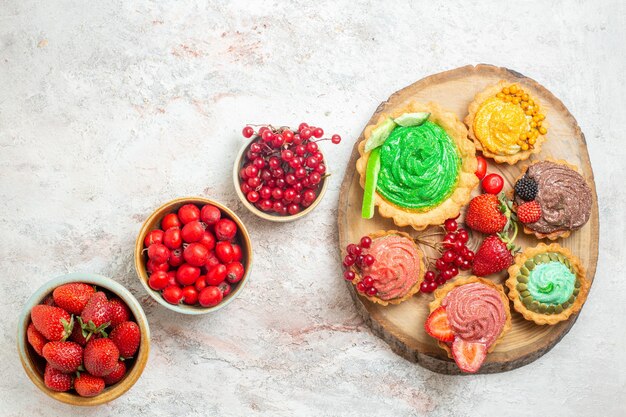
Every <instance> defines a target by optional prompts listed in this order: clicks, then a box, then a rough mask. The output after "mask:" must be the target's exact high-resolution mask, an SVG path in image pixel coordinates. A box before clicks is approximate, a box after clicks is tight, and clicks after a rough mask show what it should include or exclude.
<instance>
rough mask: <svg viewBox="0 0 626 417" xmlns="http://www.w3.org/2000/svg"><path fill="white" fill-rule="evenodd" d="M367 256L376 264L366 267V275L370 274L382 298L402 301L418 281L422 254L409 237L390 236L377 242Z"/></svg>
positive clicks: (364, 269) (373, 242) (376, 240)
mask: <svg viewBox="0 0 626 417" xmlns="http://www.w3.org/2000/svg"><path fill="white" fill-rule="evenodd" d="M367 253H369V254H370V255H372V256H373V257H374V259H376V261H375V262H374V264H373V265H372V266H369V267H365V268H363V275H369V276H371V277H372V279H373V280H374V287H376V289H377V290H378V295H377V297H378V298H380V299H382V300H391V299H393V298H401V297H403V296H404V295H406V294H407V293H408V292H409V290H410V289H411V287H413V285H415V283H416V282H417V280H418V278H419V276H420V255H419V253H418V252H417V248H416V247H415V244H414V243H413V242H412V241H411V240H409V239H408V238H405V237H402V236H397V235H389V236H385V237H381V238H378V239H374V241H372V245H371V246H370V248H369V249H368V252H367Z"/></svg>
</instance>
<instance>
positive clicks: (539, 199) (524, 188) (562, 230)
mask: <svg viewBox="0 0 626 417" xmlns="http://www.w3.org/2000/svg"><path fill="white" fill-rule="evenodd" d="M513 202H514V205H513V210H514V211H516V212H517V217H518V219H519V220H520V222H521V223H523V224H524V233H527V234H534V235H535V236H536V237H537V238H538V239H543V238H547V239H550V240H554V239H557V238H559V237H567V236H569V235H570V233H571V232H572V231H574V230H578V229H580V228H582V227H583V226H584V225H585V224H586V223H587V221H589V217H590V216H591V205H592V202H593V196H592V192H591V188H590V187H589V185H588V184H587V182H586V181H585V179H584V178H583V176H582V175H580V174H579V173H578V171H577V170H576V167H575V166H573V165H570V164H568V163H567V162H565V161H555V160H544V161H539V162H534V163H532V164H530V165H529V166H527V167H526V168H524V169H523V171H522V175H521V176H520V177H519V178H518V179H517V181H516V183H515V187H514V194H513Z"/></svg>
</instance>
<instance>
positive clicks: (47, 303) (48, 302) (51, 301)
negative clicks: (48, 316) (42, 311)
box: [39, 294, 56, 307]
mask: <svg viewBox="0 0 626 417" xmlns="http://www.w3.org/2000/svg"><path fill="white" fill-rule="evenodd" d="M39 304H43V305H45V306H51V307H56V306H55V304H54V298H53V297H52V294H49V295H48V296H46V298H44V299H43V300H42V301H41V303H39Z"/></svg>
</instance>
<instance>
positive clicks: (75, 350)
mask: <svg viewBox="0 0 626 417" xmlns="http://www.w3.org/2000/svg"><path fill="white" fill-rule="evenodd" d="M43 357H44V358H46V360H47V361H48V363H49V364H50V366H52V367H53V368H54V369H57V370H59V371H61V372H64V373H66V374H69V373H72V372H76V371H77V370H78V367H79V366H80V365H81V364H82V363H83V348H82V347H80V345H79V344H78V343H74V342H48V343H46V345H45V346H44V347H43Z"/></svg>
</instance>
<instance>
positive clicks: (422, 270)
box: [352, 230, 426, 306]
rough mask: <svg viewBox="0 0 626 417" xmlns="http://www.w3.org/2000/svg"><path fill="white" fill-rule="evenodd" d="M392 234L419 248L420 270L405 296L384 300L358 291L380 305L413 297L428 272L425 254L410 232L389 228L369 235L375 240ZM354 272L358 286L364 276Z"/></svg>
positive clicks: (354, 283) (355, 282) (353, 282)
mask: <svg viewBox="0 0 626 417" xmlns="http://www.w3.org/2000/svg"><path fill="white" fill-rule="evenodd" d="M392 235H396V236H401V237H404V238H407V239H409V240H410V241H411V243H412V244H413V245H414V246H415V249H416V250H417V255H418V257H419V266H420V272H419V276H418V277H417V281H416V282H415V284H413V286H412V287H411V288H410V289H409V291H408V292H407V293H406V294H405V295H404V296H402V297H401V298H393V299H391V300H383V299H381V298H378V297H376V296H374V297H372V296H369V295H366V294H361V293H359V292H358V291H357V293H358V294H359V295H360V296H361V297H363V298H367V299H368V300H370V301H371V302H373V303H376V304H380V305H383V306H386V305H389V304H400V303H401V302H403V301H406V300H408V299H409V298H411V297H413V296H414V295H415V294H416V293H417V292H418V291H419V290H420V285H421V284H422V281H424V273H425V272H426V266H425V265H424V254H423V253H422V250H421V249H420V247H419V246H418V245H417V243H415V240H413V238H412V237H411V235H409V234H408V233H404V232H400V231H398V230H388V231H385V230H379V231H377V232H373V233H370V234H369V235H368V236H369V237H371V238H372V240H374V239H379V238H381V237H385V236H392ZM354 272H355V274H356V277H355V278H354V280H353V281H352V284H353V285H354V286H355V288H356V284H358V283H359V282H360V281H361V279H362V278H363V277H362V276H361V274H360V273H359V272H357V271H354Z"/></svg>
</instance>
